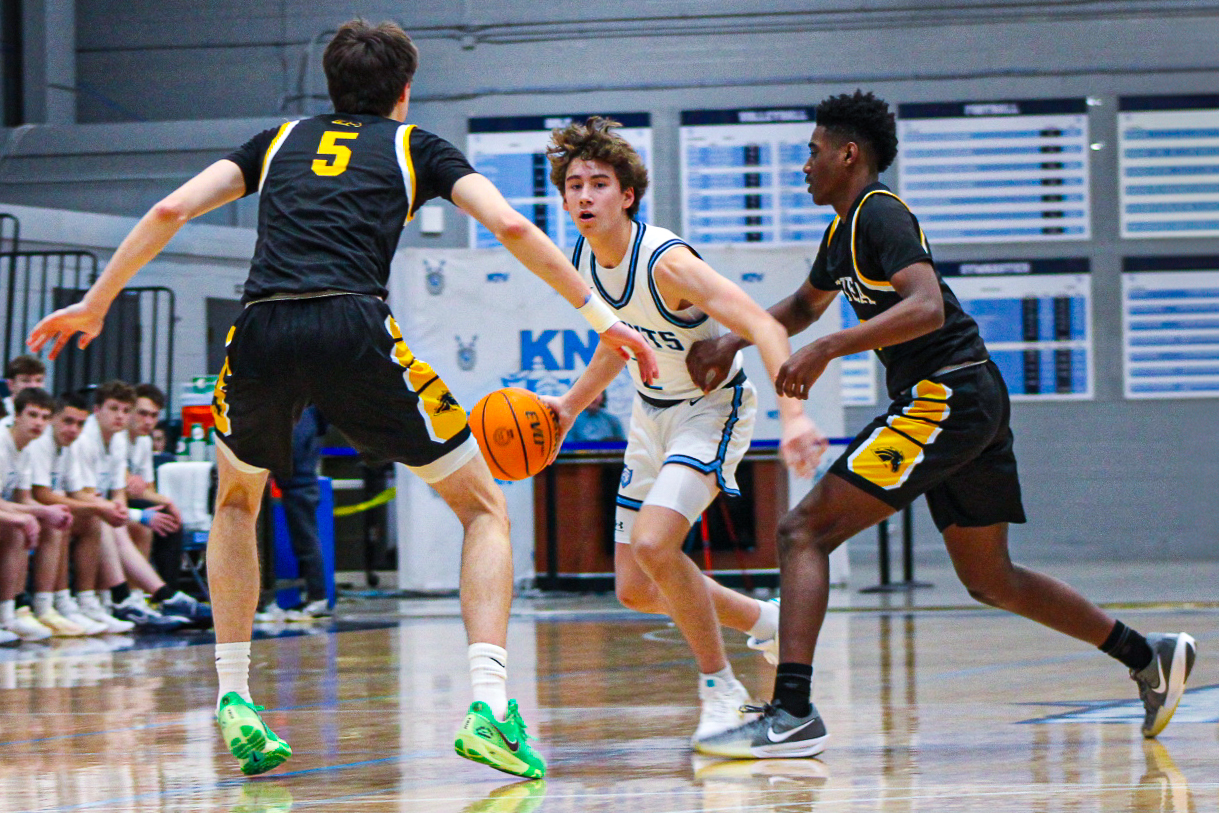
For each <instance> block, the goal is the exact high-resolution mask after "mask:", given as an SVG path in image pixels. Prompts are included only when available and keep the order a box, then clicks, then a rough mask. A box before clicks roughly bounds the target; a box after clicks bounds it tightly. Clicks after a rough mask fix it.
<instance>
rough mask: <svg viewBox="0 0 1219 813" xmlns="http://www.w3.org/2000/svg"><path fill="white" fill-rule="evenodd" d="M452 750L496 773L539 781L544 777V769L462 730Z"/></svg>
mask: <svg viewBox="0 0 1219 813" xmlns="http://www.w3.org/2000/svg"><path fill="white" fill-rule="evenodd" d="M453 750H454V751H456V752H457V755H458V756H462V757H465V758H466V759H468V760H472V761H474V762H479V763H482V764H483V765H486V766H488V767H491V768H494V769H495V770H497V771H503V772H504V773H510V774H512V775H513V776H523V777H525V778H526V779H540V778H541V777H543V776H545V775H546V769H545V768H539V767H537V766H536V765H530V764H529V763H528V762H525V761H524V760H523V759H521V758H520V757H518V756H517V755H516V754H514V753H512V752H511V751H509V750H508V749H507V748H500V747H499V746H498V745H495V744H494V743H490V742H487V741H486V740H484V739H483V738H482V737H478V736H475V735H470V734H467V733H466V732H465V731H464V730H463V731H462V732H460V733H459V734H458V735H457V739H456V740H455V741H454V742H453Z"/></svg>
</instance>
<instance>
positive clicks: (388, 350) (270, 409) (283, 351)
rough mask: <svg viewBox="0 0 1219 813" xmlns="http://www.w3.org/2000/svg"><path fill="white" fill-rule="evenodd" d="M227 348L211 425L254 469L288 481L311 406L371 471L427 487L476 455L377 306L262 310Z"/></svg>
mask: <svg viewBox="0 0 1219 813" xmlns="http://www.w3.org/2000/svg"><path fill="white" fill-rule="evenodd" d="M226 346H227V357H226V359H225V362H224V367H223V369H222V370H221V372H220V377H219V379H218V380H217V382H216V391H215V394H214V396H213V398H212V416H213V417H214V418H215V421H216V432H217V434H218V435H219V437H220V439H221V440H222V441H223V442H224V444H225V445H226V446H227V447H228V448H229V450H230V451H231V452H232V453H233V455H234V456H236V457H237V459H238V461H240V462H241V463H244V464H246V465H247V466H250V467H254V468H259V469H270V470H271V472H272V473H273V474H275V475H276V476H277V477H284V476H289V475H291V473H292V428H293V427H294V426H295V425H296V422H297V420H298V419H299V418H300V414H301V410H303V409H304V408H305V407H306V406H307V405H308V404H316V405H317V406H318V407H320V408H321V410H322V414H324V415H325V416H326V420H328V421H329V422H330V423H332V424H334V425H335V426H336V427H338V429H339V431H341V432H342V433H343V434H344V435H345V436H346V437H347V439H348V440H349V441H350V442H351V444H352V446H354V447H355V448H356V449H358V450H359V451H360V452H361V453H362V454H363V455H364V457H365V458H366V459H368V460H369V461H370V462H373V463H382V462H388V461H395V462H398V463H403V464H405V465H407V466H409V467H411V468H412V469H413V470H414V471H415V473H416V474H418V475H419V476H420V477H422V478H423V479H424V480H425V481H427V482H436V481H437V480H441V479H444V478H445V477H447V476H448V475H450V474H452V473H453V472H454V471H456V470H457V469H458V468H460V467H461V466H462V465H464V464H465V463H466V462H467V461H469V460H470V459H471V458H473V457H474V456H475V455H477V454H478V445H477V444H476V443H475V442H474V439H473V438H472V437H471V435H470V429H469V427H468V426H467V425H466V412H465V410H464V409H462V407H461V405H460V404H459V403H458V402H457V399H456V398H454V397H453V394H452V393H451V392H449V388H448V386H446V385H445V383H444V381H443V380H442V379H441V378H440V376H438V375H437V374H436V373H435V372H434V371H433V370H432V368H431V367H430V366H429V365H428V364H427V363H426V362H424V361H422V360H421V359H418V358H415V355H414V354H413V353H412V352H411V350H410V348H409V347H407V346H406V342H404V341H403V340H402V332H401V331H400V330H399V328H398V323H397V322H395V321H394V318H393V316H392V315H391V314H390V311H389V306H388V305H386V304H385V303H384V302H382V301H381V300H380V299H377V298H376V297H373V296H366V295H338V296H324V297H315V298H309V299H280V300H266V301H262V302H256V303H253V304H251V305H249V306H248V307H247V308H246V309H245V310H244V311H243V312H242V314H241V316H240V317H238V319H237V322H236V324H234V325H233V327H232V328H231V329H230V330H229V335H228V340H227V342H226Z"/></svg>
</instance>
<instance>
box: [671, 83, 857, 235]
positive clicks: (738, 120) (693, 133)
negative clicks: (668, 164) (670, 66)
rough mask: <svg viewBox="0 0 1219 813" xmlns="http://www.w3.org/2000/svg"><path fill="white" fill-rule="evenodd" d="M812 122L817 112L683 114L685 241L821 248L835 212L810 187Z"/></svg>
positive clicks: (795, 109) (801, 109) (760, 110)
mask: <svg viewBox="0 0 1219 813" xmlns="http://www.w3.org/2000/svg"><path fill="white" fill-rule="evenodd" d="M813 118H814V114H813V108H810V107H792V108H750V109H744V110H686V111H683V112H682V114H681V178H682V190H681V198H682V236H683V237H685V238H686V239H687V240H689V241H690V242H691V243H692V244H694V245H714V244H723V243H761V244H768V245H776V244H785V243H786V244H791V243H803V244H811V245H813V246H816V245H817V244H818V243H819V242H820V241H821V235H822V233H823V232H824V231H825V228H826V226H828V225H829V224H830V221H831V220H833V218H834V212H833V210H832V209H830V207H828V206H815V205H814V204H813V199H812V197H811V196H810V195H809V193H808V185H807V184H806V183H805V181H804V170H803V167H804V164H805V162H806V161H807V160H808V155H809V153H808V142H809V138H810V137H811V136H812V134H813V127H814V122H813Z"/></svg>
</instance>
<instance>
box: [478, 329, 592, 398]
mask: <svg viewBox="0 0 1219 813" xmlns="http://www.w3.org/2000/svg"><path fill="white" fill-rule="evenodd" d="M520 337H521V367H520V369H519V370H518V371H516V372H514V373H508V374H507V375H505V376H503V377H502V378H501V380H502V381H503V382H504V386H505V387H523V388H525V389H527V390H529V391H530V392H536V393H538V394H539V395H562V394H563V393H564V392H566V391H567V390H568V389H570V388H571V384H572V382H573V381H574V380H575V378H576V375H575V373H576V359H577V358H578V359H580V361H581V362H583V364H584V365H585V366H587V365H588V363H589V362H591V361H592V360H593V353H595V352H596V350H597V344H598V342H599V341H600V340H599V339H598V338H597V331H595V330H588V331H585V333H584V335H581V333H580V331H576V330H543V331H540V332H538V333H536V334H535V333H534V332H533V331H532V330H522V331H521V333H520ZM556 340H558V341H557V342H556ZM556 344H557V346H556ZM556 352H557V353H558V355H557V356H556Z"/></svg>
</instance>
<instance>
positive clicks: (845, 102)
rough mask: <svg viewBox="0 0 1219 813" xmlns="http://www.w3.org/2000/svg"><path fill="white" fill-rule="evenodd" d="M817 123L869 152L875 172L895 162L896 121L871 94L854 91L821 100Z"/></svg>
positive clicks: (882, 170) (885, 106) (885, 107)
mask: <svg viewBox="0 0 1219 813" xmlns="http://www.w3.org/2000/svg"><path fill="white" fill-rule="evenodd" d="M816 121H817V124H818V125H820V126H821V127H824V128H825V129H826V132H828V133H830V134H831V135H833V136H835V137H837V138H838V139H841V140H845V141H854V142H855V143H856V144H859V145H860V146H861V147H863V148H864V149H865V150H866V151H867V152H870V153H871V157H872V158H873V159H874V160H875V161H876V171H877V172H884V171H885V170H886V169H888V168H889V167H890V166H892V164H893V160H894V159H895V158H897V120H896V118H895V117H894V115H893V112H892V111H891V110H889V104H888V103H887V102H886V101H885V100H884V99H879V98H877V97H876V96H875V95H874V94H872V93H871V92H868V93H864V92H863V91H862V90H856V91H855V92H854V93H853V94H846V93H843V94H841V95H838V96H831V97H829V98H828V99H824V100H822V102H821V103H820V104H818V105H817V115H816Z"/></svg>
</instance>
